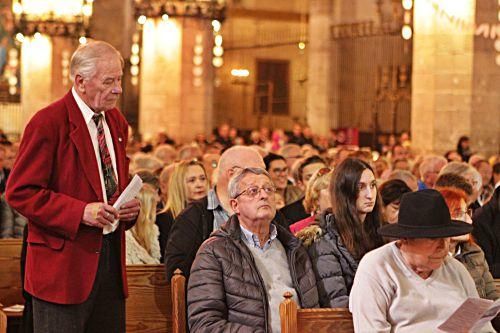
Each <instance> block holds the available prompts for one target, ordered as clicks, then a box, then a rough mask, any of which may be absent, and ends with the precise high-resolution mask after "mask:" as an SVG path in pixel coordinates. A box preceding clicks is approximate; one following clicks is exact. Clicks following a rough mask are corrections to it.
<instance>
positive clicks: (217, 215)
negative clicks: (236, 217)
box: [207, 189, 229, 231]
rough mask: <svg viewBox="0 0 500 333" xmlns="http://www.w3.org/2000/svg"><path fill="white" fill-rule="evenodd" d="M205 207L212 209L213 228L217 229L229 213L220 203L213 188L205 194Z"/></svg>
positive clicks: (224, 221)
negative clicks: (206, 202) (206, 201)
mask: <svg viewBox="0 0 500 333" xmlns="http://www.w3.org/2000/svg"><path fill="white" fill-rule="evenodd" d="M207 200H208V204H207V209H208V210H211V211H213V213H214V229H213V231H215V230H219V229H220V226H221V225H223V224H224V223H226V221H227V220H229V214H228V213H227V212H226V210H225V209H224V207H222V205H221V204H220V201H219V198H217V193H216V192H215V189H211V190H210V191H208V194H207Z"/></svg>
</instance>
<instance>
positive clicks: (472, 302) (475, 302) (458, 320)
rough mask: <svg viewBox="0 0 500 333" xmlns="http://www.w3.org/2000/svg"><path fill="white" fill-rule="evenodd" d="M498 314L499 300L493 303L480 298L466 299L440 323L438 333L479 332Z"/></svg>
mask: <svg viewBox="0 0 500 333" xmlns="http://www.w3.org/2000/svg"><path fill="white" fill-rule="evenodd" d="M498 312H500V300H497V301H495V302H493V301H491V300H488V299H482V298H471V297H469V298H467V299H466V300H465V301H464V302H463V303H462V304H461V305H460V306H459V307H458V309H456V310H455V312H453V313H452V314H451V316H450V317H448V319H447V320H446V321H445V322H444V323H442V324H441V325H440V326H439V327H438V330H439V332H450V333H456V332H479V331H480V330H481V329H482V328H483V326H484V325H486V324H487V323H488V322H489V321H490V320H492V319H493V318H495V317H496V315H497V314H498Z"/></svg>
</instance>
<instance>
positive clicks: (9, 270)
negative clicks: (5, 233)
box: [0, 239, 24, 306]
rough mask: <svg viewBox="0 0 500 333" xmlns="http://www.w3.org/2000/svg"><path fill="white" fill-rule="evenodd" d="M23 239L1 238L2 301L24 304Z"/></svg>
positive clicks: (0, 289)
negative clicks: (22, 275)
mask: <svg viewBox="0 0 500 333" xmlns="http://www.w3.org/2000/svg"><path fill="white" fill-rule="evenodd" d="M22 244H23V241H22V239H1V240H0V303H2V304H3V305H4V306H11V305H14V304H24V299H23V293H22V287H21V264H20V260H21V247H22Z"/></svg>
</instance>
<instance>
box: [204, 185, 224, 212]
mask: <svg viewBox="0 0 500 333" xmlns="http://www.w3.org/2000/svg"><path fill="white" fill-rule="evenodd" d="M207 200H208V204H207V209H208V210H215V209H217V208H218V207H221V208H222V205H221V204H220V201H219V198H218V197H217V193H216V192H215V188H213V189H210V190H209V191H208V194H207Z"/></svg>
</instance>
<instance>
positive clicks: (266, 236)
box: [188, 168, 318, 333]
mask: <svg viewBox="0 0 500 333" xmlns="http://www.w3.org/2000/svg"><path fill="white" fill-rule="evenodd" d="M275 192H276V188H275V187H274V185H273V183H272V181H271V178H270V176H269V174H268V173H267V172H266V171H265V170H263V169H259V168H246V169H244V170H243V171H242V172H241V173H240V174H239V175H237V176H235V177H234V178H233V179H232V180H231V181H230V183H229V197H230V198H231V200H230V204H231V208H232V210H233V211H234V212H235V215H233V216H232V217H231V218H230V219H229V221H228V222H227V223H225V224H224V225H223V226H222V227H221V229H220V230H218V231H216V232H214V233H213V234H212V237H211V238H210V239H208V240H207V241H206V242H205V243H204V244H203V245H202V246H201V247H200V249H199V251H198V254H197V255H196V259H195V261H194V263H193V267H192V269H191V278H190V280H189V284H188V322H189V327H190V330H191V333H196V332H275V333H276V332H280V331H281V330H280V318H279V304H280V302H281V300H282V299H283V293H284V292H285V291H290V292H292V294H293V295H294V299H295V301H296V302H298V303H299V304H300V306H301V307H303V308H311V307H317V306H318V292H317V289H316V282H315V280H316V279H315V277H314V273H313V270H312V266H311V262H310V260H309V257H308V255H307V252H306V250H305V249H304V248H303V247H302V246H301V244H300V241H299V240H298V239H296V238H295V237H293V235H292V234H291V233H290V232H289V231H288V230H287V229H285V228H283V227H281V226H279V225H276V224H275V223H273V218H274V216H275V213H276V206H275V202H274V193H275Z"/></svg>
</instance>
